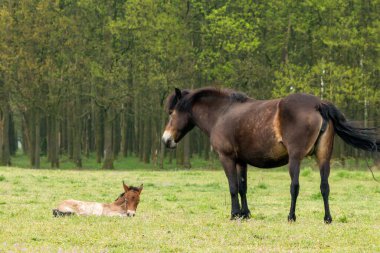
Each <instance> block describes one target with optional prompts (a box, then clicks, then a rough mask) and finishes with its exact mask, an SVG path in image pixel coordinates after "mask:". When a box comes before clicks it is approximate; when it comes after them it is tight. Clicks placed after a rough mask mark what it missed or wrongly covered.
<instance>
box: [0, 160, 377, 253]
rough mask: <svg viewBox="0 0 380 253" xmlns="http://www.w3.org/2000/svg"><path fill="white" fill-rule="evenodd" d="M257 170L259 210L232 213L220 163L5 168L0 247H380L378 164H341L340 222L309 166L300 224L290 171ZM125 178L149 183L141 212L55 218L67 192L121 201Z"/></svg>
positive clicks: (334, 187) (252, 173) (336, 174)
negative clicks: (327, 210)
mask: <svg viewBox="0 0 380 253" xmlns="http://www.w3.org/2000/svg"><path fill="white" fill-rule="evenodd" d="M376 175H377V177H378V178H380V174H379V173H378V172H377V173H376ZM248 178H249V181H248V204H249V207H250V209H251V212H252V219H250V220H248V221H240V220H236V221H230V220H229V213H230V197H229V193H228V187H227V180H226V178H225V175H224V173H223V171H222V170H221V169H218V170H196V169H194V170H190V171H181V170H177V171H174V170H171V171H157V170H153V169H141V170H139V169H135V170H131V171H123V170H115V171H102V170H80V171H79V170H49V169H41V170H32V169H20V168H7V167H0V252H10V251H12V252H380V184H378V183H376V182H374V181H373V180H372V178H371V175H370V173H369V172H364V171H362V172H353V171H343V170H334V171H333V172H332V175H331V177H330V187H331V194H330V196H331V198H330V207H331V212H332V216H333V219H334V221H333V224H331V225H325V224H324V223H323V215H324V213H323V203H322V198H321V195H320V193H319V173H318V172H316V171H313V170H311V169H310V168H306V169H303V170H302V171H301V177H300V183H301V189H300V195H299V198H298V202H297V222H296V223H293V224H289V223H288V222H287V214H288V210H289V204H290V194H289V184H290V180H289V176H288V173H287V172H286V171H283V170H271V171H269V170H257V169H252V168H250V170H249V172H248ZM122 180H125V181H126V182H128V183H129V184H133V185H139V184H140V183H144V190H143V193H142V196H141V202H140V205H139V207H138V210H137V216H136V217H134V218H109V217H66V218H53V217H52V214H51V209H52V208H54V207H55V205H56V204H57V203H58V202H59V201H61V200H63V199H67V198H74V199H80V200H88V201H98V202H111V201H113V200H114V199H115V198H116V197H117V195H118V194H119V193H121V192H122V185H121V181H122Z"/></svg>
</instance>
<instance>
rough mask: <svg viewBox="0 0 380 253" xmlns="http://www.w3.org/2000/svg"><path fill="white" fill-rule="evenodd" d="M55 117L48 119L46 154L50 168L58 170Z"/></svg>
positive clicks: (57, 134) (56, 120)
mask: <svg viewBox="0 0 380 253" xmlns="http://www.w3.org/2000/svg"><path fill="white" fill-rule="evenodd" d="M58 125H59V124H58V119H57V116H56V115H52V116H49V117H48V154H49V160H50V164H51V167H52V168H59V132H58Z"/></svg>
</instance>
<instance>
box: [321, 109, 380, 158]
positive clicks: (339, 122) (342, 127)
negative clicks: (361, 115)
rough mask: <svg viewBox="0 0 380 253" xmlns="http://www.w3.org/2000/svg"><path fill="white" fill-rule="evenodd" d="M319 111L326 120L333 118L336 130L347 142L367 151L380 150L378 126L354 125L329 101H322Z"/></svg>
mask: <svg viewBox="0 0 380 253" xmlns="http://www.w3.org/2000/svg"><path fill="white" fill-rule="evenodd" d="M318 111H319V112H320V113H321V115H322V117H323V118H324V119H325V120H327V121H329V120H332V122H333V125H334V130H335V132H336V133H337V134H338V135H339V137H340V138H342V139H343V140H344V141H345V142H346V143H347V144H350V145H351V146H354V147H355V148H360V149H363V150H366V151H372V152H376V151H377V152H380V139H376V128H359V127H355V126H353V125H352V123H350V122H348V121H347V120H346V118H345V117H344V115H343V113H342V112H340V111H339V110H338V108H336V107H335V105H333V104H331V103H328V102H323V103H321V104H320V106H319V108H318Z"/></svg>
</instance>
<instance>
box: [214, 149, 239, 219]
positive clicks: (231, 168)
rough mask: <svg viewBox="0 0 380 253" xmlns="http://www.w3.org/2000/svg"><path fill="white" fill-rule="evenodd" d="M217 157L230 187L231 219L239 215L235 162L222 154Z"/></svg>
mask: <svg viewBox="0 0 380 253" xmlns="http://www.w3.org/2000/svg"><path fill="white" fill-rule="evenodd" d="M219 159H220V161H221V163H222V165H223V168H224V172H225V173H226V176H227V179H228V185H229V187H230V194H231V220H233V219H236V218H238V217H239V216H240V204H239V196H238V190H239V188H238V187H239V186H238V176H237V169H236V162H235V161H234V160H232V159H230V158H228V157H225V156H223V155H220V156H219Z"/></svg>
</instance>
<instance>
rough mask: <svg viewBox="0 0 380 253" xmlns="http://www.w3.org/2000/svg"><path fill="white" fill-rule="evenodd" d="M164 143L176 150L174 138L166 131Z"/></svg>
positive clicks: (163, 136)
mask: <svg viewBox="0 0 380 253" xmlns="http://www.w3.org/2000/svg"><path fill="white" fill-rule="evenodd" d="M162 143H164V145H165V147H167V148H176V147H177V143H176V142H175V141H174V139H173V136H172V135H171V133H170V132H168V131H165V132H164V134H163V135H162Z"/></svg>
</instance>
